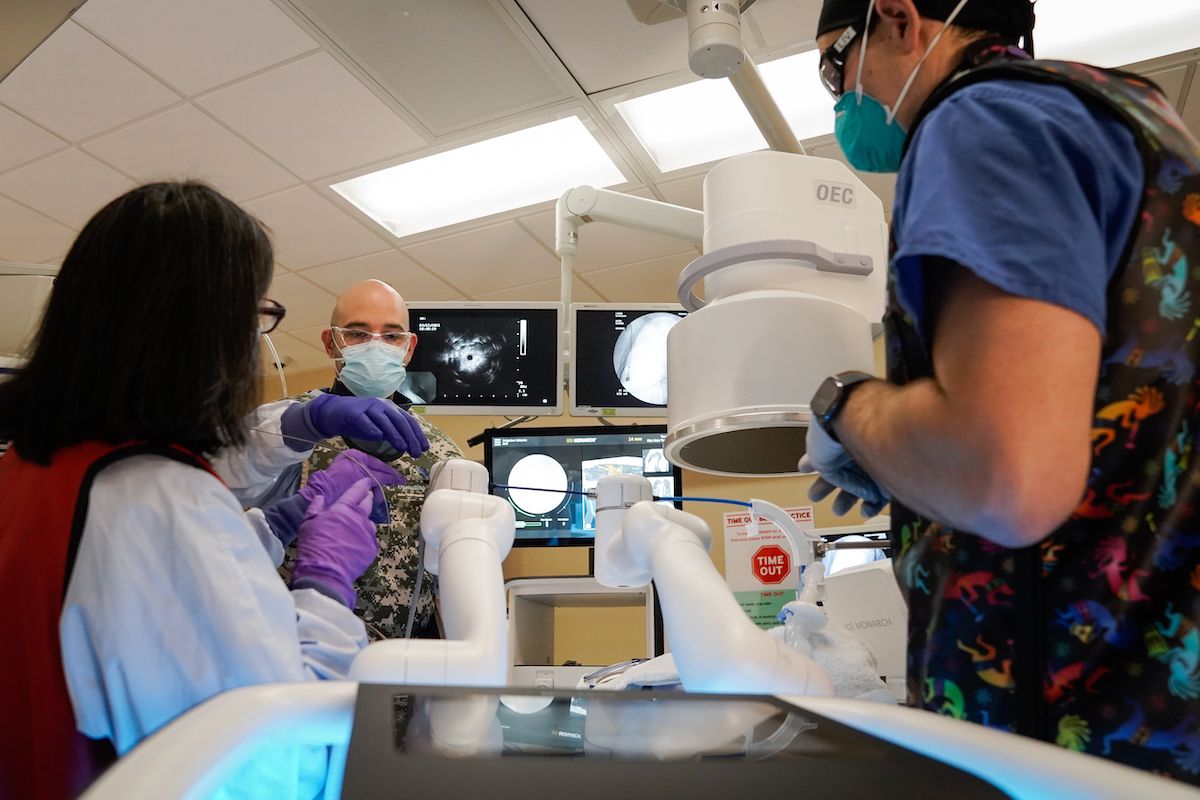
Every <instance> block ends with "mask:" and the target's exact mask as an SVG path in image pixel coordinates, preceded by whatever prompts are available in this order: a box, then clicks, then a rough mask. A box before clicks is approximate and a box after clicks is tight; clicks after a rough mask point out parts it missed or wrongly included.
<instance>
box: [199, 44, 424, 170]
mask: <svg viewBox="0 0 1200 800" xmlns="http://www.w3.org/2000/svg"><path fill="white" fill-rule="evenodd" d="M197 102H198V103H199V104H200V105H201V106H203V107H204V108H206V109H208V110H209V111H211V112H212V113H213V114H214V115H216V116H217V118H218V119H220V120H221V121H222V122H224V123H225V124H226V125H228V126H229V127H230V128H232V129H233V130H235V131H237V132H238V133H240V134H242V135H243V136H245V137H246V138H247V139H249V140H250V141H251V142H253V143H254V144H256V145H258V146H259V147H260V148H262V149H263V150H264V151H265V152H267V153H270V154H271V155H272V156H273V157H274V158H276V159H278V160H279V161H280V162H281V163H282V164H283V165H284V166H285V167H287V168H288V169H290V170H292V171H293V172H295V173H296V174H297V175H299V176H301V177H302V178H304V179H306V180H311V179H315V178H319V177H321V176H324V175H332V174H334V173H337V172H343V171H345V170H348V169H352V168H354V167H358V166H361V165H363V164H367V163H370V162H373V161H379V160H381V159H385V158H389V157H392V156H396V155H400V154H401V153H406V152H409V151H411V150H414V149H416V148H418V147H422V146H423V145H424V144H425V140H424V139H423V138H422V137H421V135H420V134H419V133H417V132H416V131H415V130H413V129H412V128H411V127H409V126H408V125H407V124H406V123H405V122H404V121H403V120H402V119H400V117H399V116H397V115H396V113H395V112H393V111H392V110H391V109H390V108H388V106H387V105H385V104H384V103H383V101H382V100H380V99H379V98H378V97H376V96H375V95H374V94H372V93H371V92H370V91H369V90H368V89H367V87H365V86H363V84H362V83H361V82H359V80H358V79H357V78H355V77H354V76H353V75H351V74H350V72H348V71H347V70H346V68H345V67H343V66H342V65H341V64H339V63H338V62H337V61H335V60H334V59H333V57H332V56H330V55H329V54H327V53H318V54H316V55H312V56H309V57H307V58H303V59H301V60H299V61H296V62H293V63H291V64H287V65H285V66H282V67H279V68H278V69H273V70H271V71H270V72H266V73H263V74H261V75H258V76H256V77H253V78H247V79H246V80H244V81H240V82H238V83H235V84H233V85H232V86H227V87H225V88H224V89H218V90H217V91H215V92H213V93H212V94H208V95H205V96H204V97H203V98H201V99H200V100H198V101H197Z"/></svg>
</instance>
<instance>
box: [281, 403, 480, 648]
mask: <svg viewBox="0 0 1200 800" xmlns="http://www.w3.org/2000/svg"><path fill="white" fill-rule="evenodd" d="M313 396H314V395H307V396H303V397H299V398H296V399H298V400H301V401H304V400H308V399H311V398H312V397H313ZM414 416H415V418H416V420H417V421H418V422H419V423H420V424H421V430H423V431H424V432H425V436H426V438H428V439H429V449H428V450H427V451H425V452H424V453H423V454H421V456H420V457H419V458H413V457H412V456H410V455H408V454H407V453H404V454H401V455H400V456H399V457H396V458H382V460H384V461H386V462H387V463H388V464H390V465H391V466H392V468H393V469H395V470H396V471H397V472H399V473H400V474H401V475H402V476H403V477H404V480H405V484H404V485H403V486H385V487H384V489H383V493H384V499H385V500H386V501H387V505H388V513H389V520H388V522H387V523H385V524H382V525H379V526H378V527H377V533H378V536H379V558H377V559H376V560H375V563H374V564H372V565H371V566H370V568H368V569H367V571H366V572H365V573H364V574H363V576H362V577H361V578H359V579H358V582H357V584H356V588H357V589H358V604H357V606H356V607H355V613H356V614H358V616H359V617H361V618H362V620H363V622H365V623H366V624H367V633H368V635H369V636H370V637H371V639H372V640H378V639H392V638H402V637H403V636H404V629H405V625H406V623H407V621H408V614H409V608H410V607H411V605H412V602H413V589H414V588H415V584H416V578H417V567H418V552H419V551H418V539H419V528H418V525H419V522H420V519H421V506H422V505H423V504H424V502H425V492H426V489H427V488H428V486H429V478H428V476H429V473H430V471H431V470H432V469H433V466H434V465H435V464H437V463H438V462H439V461H443V460H445V459H448V458H462V452H461V451H460V450H459V448H458V445H456V444H455V443H454V441H453V440H451V439H450V437H449V436H447V435H446V434H444V433H442V432H441V431H440V430H438V429H437V427H435V426H434V425H433V424H432V423H430V422H429V421H428V420H426V419H423V418H421V417H419V416H416V415H414ZM350 447H351V445H350V443H349V442H347V441H346V440H345V439H344V438H342V437H338V438H336V439H327V440H325V441H323V442H320V443H318V444H317V445H316V446H315V447H314V448H313V453H312V455H311V456H310V457H309V458H308V460H307V461H306V462H305V463H304V465H303V467H302V469H301V477H300V485H301V486H303V485H304V484H305V483H307V482H308V477H309V475H311V474H312V473H313V472H314V471H315V470H322V469H326V468H328V467H329V465H330V464H332V463H333V459H334V458H335V457H336V456H337V454H338V453H340V452H342V451H343V450H347V449H350ZM372 455H376V456H379V453H378V451H376V452H373V453H372ZM295 557H296V547H295V545H294V544H293V545H292V546H291V547H289V548H288V549H287V553H286V554H285V556H284V562H283V567H282V568H281V569H280V572H281V573H282V574H283V575H284V577H285V578H290V577H291V569H292V566H293V564H294V563H295ZM421 584H422V585H421V595H420V597H419V598H417V612H416V619H415V621H414V623H413V636H416V637H424V638H433V637H436V636H437V635H438V627H437V620H436V609H435V605H434V598H435V597H436V593H437V578H436V577H435V576H433V575H430V574H429V573H428V572H426V573H425V574H424V579H423V580H422V582H421Z"/></svg>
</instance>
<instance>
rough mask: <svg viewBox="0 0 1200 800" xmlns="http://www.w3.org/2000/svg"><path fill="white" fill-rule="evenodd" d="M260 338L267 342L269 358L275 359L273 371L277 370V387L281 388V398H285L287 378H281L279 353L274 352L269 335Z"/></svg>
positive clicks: (281, 365)
mask: <svg viewBox="0 0 1200 800" xmlns="http://www.w3.org/2000/svg"><path fill="white" fill-rule="evenodd" d="M262 338H264V339H266V340H267V349H269V350H270V351H271V358H273V359H275V369H277V370H279V385H280V386H281V387H282V388H283V396H284V397H287V396H288V390H287V378H285V377H283V362H282V361H280V360H279V352H278V351H276V350H275V343H274V342H272V341H271V336H270V334H266V333H264V334H263V335H262Z"/></svg>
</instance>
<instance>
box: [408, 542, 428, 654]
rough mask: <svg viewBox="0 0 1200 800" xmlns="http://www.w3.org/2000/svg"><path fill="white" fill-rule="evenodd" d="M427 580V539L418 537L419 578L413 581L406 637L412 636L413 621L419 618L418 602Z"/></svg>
mask: <svg viewBox="0 0 1200 800" xmlns="http://www.w3.org/2000/svg"><path fill="white" fill-rule="evenodd" d="M424 582H425V539H423V538H422V537H420V536H418V537H417V579H416V581H414V583H413V593H412V601H411V602H410V603H409V605H408V621H407V622H405V623H404V638H405V639H411V638H412V630H413V622H415V621H416V619H417V603H418V602H420V600H421V584H422V583H424Z"/></svg>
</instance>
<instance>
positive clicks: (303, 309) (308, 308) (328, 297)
mask: <svg viewBox="0 0 1200 800" xmlns="http://www.w3.org/2000/svg"><path fill="white" fill-rule="evenodd" d="M267 296H268V297H270V298H271V299H272V300H276V301H278V302H280V303H282V304H283V307H284V308H286V309H287V314H286V315H284V317H283V322H281V323H279V330H281V331H283V332H284V333H287V332H289V331H294V330H299V329H300V328H311V327H312V326H314V325H328V324H329V315H330V314H331V313H332V312H333V302H334V297H333V295H332V294H330V293H329V292H327V291H325V290H324V289H322V288H320V287H318V286H314V285H313V284H311V283H309V282H308V281H306V280H304V278H301V277H300V276H299V275H296V274H294V273H293V274H288V275H278V276H276V277H275V279H274V280H273V281H272V282H271V288H270V289H268V290H267Z"/></svg>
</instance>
